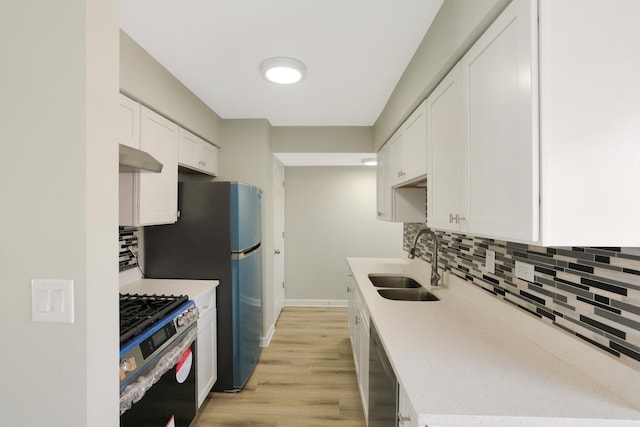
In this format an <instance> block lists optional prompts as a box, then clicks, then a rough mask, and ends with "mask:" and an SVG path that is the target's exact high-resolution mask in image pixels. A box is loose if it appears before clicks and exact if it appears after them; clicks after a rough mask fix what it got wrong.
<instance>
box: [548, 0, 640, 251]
mask: <svg viewBox="0 0 640 427" xmlns="http://www.w3.org/2000/svg"><path fill="white" fill-rule="evenodd" d="M576 11H579V13H577V12H576ZM638 17H640V1H638V0H616V1H613V2H609V1H607V2H603V1H599V0H563V1H554V0H542V1H540V58H541V59H540V102H541V104H540V114H541V116H540V118H541V123H540V130H541V135H540V142H541V144H542V146H541V155H542V159H541V162H540V164H541V166H542V170H541V178H542V181H541V183H542V189H541V192H542V208H543V210H542V222H541V224H542V229H541V233H542V236H541V241H542V244H544V245H553V246H634V247H635V246H640V221H639V219H640V198H639V197H638V196H637V194H638V183H640V78H639V76H640V55H639V54H638V53H639V52H640V25H638ZM596 28H597V31H595V29H596Z"/></svg>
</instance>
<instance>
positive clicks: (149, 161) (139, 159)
mask: <svg viewBox="0 0 640 427" xmlns="http://www.w3.org/2000/svg"><path fill="white" fill-rule="evenodd" d="M119 145H120V172H145V171H146V172H155V173H160V172H162V163H160V162H159V161H157V160H156V159H155V158H154V157H153V156H152V155H150V154H149V153H147V152H145V151H142V150H138V149H135V148H133V147H129V146H128V145H123V144H119Z"/></svg>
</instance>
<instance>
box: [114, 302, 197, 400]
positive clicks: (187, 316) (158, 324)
mask: <svg viewBox="0 0 640 427" xmlns="http://www.w3.org/2000/svg"><path fill="white" fill-rule="evenodd" d="M197 319H198V309H197V308H196V307H195V304H194V303H193V301H190V300H189V298H188V297H187V296H186V295H179V296H173V295H169V296H167V295H140V294H120V389H121V390H122V389H123V388H124V387H125V386H126V385H127V384H128V383H130V382H131V381H132V380H134V378H135V377H136V375H137V373H138V372H141V371H142V370H143V369H145V367H147V365H149V364H150V363H151V362H153V361H155V360H156V359H157V358H158V357H160V356H161V355H162V354H163V352H164V351H165V349H168V348H169V347H170V346H171V345H172V344H174V343H175V342H176V341H177V340H179V339H180V337H181V336H182V335H183V334H184V333H185V332H186V331H187V330H189V329H190V327H191V326H193V325H195V323H196V322H197Z"/></svg>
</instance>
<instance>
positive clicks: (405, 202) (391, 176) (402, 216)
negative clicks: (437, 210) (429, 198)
mask: <svg viewBox="0 0 640 427" xmlns="http://www.w3.org/2000/svg"><path fill="white" fill-rule="evenodd" d="M390 142H391V140H390V141H389V142H387V143H386V144H385V145H384V146H383V147H382V148H381V149H380V151H378V166H377V170H376V173H377V183H376V184H377V218H378V219H380V220H383V221H392V222H424V221H425V220H426V218H425V216H426V215H425V214H426V212H425V211H426V209H425V202H426V197H425V189H424V188H417V187H397V186H396V184H397V179H398V174H397V170H398V169H397V168H396V167H395V163H394V154H396V153H394V147H393V145H390Z"/></svg>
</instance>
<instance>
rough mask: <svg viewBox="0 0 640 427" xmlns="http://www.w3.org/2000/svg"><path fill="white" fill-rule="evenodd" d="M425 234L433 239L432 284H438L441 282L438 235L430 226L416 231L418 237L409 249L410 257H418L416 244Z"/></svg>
mask: <svg viewBox="0 0 640 427" xmlns="http://www.w3.org/2000/svg"><path fill="white" fill-rule="evenodd" d="M423 234H427V235H428V236H429V237H431V240H433V263H432V265H431V286H438V282H440V273H438V246H439V244H438V236H437V235H436V233H434V232H433V230H432V229H430V228H423V229H422V230H420V231H418V232H417V233H416V237H415V238H414V239H413V244H412V245H411V248H410V249H409V255H408V257H409V258H410V259H414V258H415V257H416V245H417V244H418V240H419V239H420V237H421V236H422V235H423Z"/></svg>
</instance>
